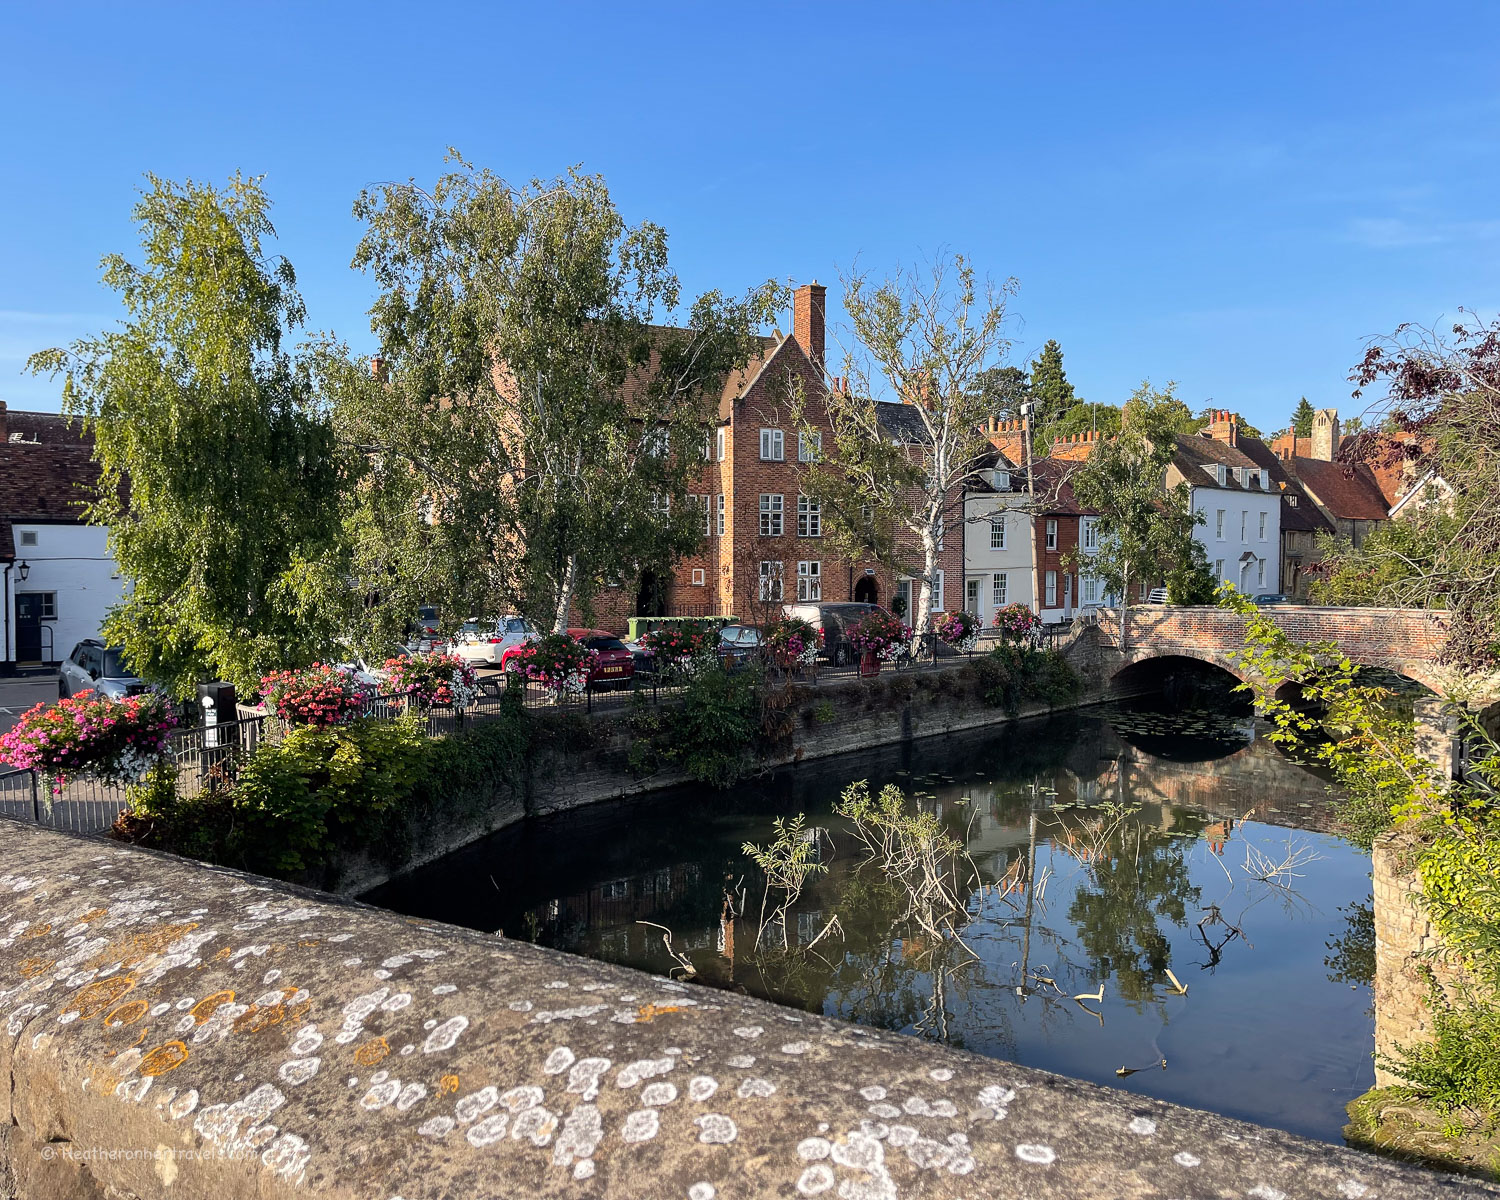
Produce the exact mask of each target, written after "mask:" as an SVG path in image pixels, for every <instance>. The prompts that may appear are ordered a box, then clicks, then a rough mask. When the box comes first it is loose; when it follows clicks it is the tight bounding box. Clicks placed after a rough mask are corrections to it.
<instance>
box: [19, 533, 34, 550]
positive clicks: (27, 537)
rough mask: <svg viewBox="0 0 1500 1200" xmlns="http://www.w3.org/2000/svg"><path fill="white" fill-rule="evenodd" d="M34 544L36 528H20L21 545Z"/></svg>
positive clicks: (32, 545)
mask: <svg viewBox="0 0 1500 1200" xmlns="http://www.w3.org/2000/svg"><path fill="white" fill-rule="evenodd" d="M36 544H37V539H36V530H35V529H23V530H21V545H23V546H31V547H33V548H35V546H36Z"/></svg>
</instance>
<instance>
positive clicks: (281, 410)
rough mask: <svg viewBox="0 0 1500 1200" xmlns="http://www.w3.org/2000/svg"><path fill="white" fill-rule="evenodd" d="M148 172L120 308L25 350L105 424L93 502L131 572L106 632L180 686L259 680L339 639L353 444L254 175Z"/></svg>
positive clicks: (72, 408)
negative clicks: (83, 334)
mask: <svg viewBox="0 0 1500 1200" xmlns="http://www.w3.org/2000/svg"><path fill="white" fill-rule="evenodd" d="M147 180H148V187H147V188H146V189H144V190H143V192H142V193H141V200H140V201H139V203H137V205H136V206H135V210H134V214H133V215H134V219H135V223H136V225H137V226H138V228H139V229H140V232H141V246H142V253H143V255H144V258H143V260H142V262H141V263H140V264H139V265H137V264H135V263H132V262H129V261H128V260H127V259H125V258H124V257H123V256H121V255H118V254H112V255H109V256H108V257H106V258H105V259H104V261H103V264H102V266H103V278H104V283H105V285H106V286H107V287H109V288H110V289H112V290H113V291H115V292H116V293H118V295H119V298H120V301H121V303H122V304H123V306H124V309H125V314H126V315H125V320H124V321H123V323H122V324H121V327H120V328H119V329H117V330H114V331H112V332H107V333H102V334H99V335H98V336H97V337H93V338H85V339H83V340H81V341H77V342H75V343H73V345H71V346H70V347H67V348H65V349H63V348H59V349H52V350H46V351H42V352H41V353H38V354H35V355H33V356H32V357H31V359H30V362H29V364H28V365H29V368H30V369H31V370H32V371H34V372H39V373H45V374H52V375H57V374H61V375H62V376H63V377H64V382H63V408H64V411H65V412H67V413H70V414H74V415H77V416H80V417H82V419H83V422H84V425H85V427H86V428H87V429H89V430H90V431H92V433H93V434H94V439H95V440H94V453H95V457H96V458H97V459H98V461H99V464H100V468H101V473H102V474H101V484H100V487H99V493H98V497H97V499H96V500H95V501H94V503H93V505H92V508H91V510H90V513H89V519H90V520H91V521H93V522H94V523H95V524H99V525H107V526H108V527H109V540H110V547H111V550H112V552H113V553H114V556H115V559H116V561H117V562H118V563H119V566H120V572H121V574H122V575H124V577H125V578H126V579H128V580H130V582H131V590H130V594H129V595H128V596H127V597H126V598H125V600H123V601H122V602H121V603H120V604H119V605H118V606H116V607H115V608H114V609H113V610H112V611H111V612H110V615H109V617H108V619H107V620H106V622H105V635H106V636H107V637H108V638H109V639H110V640H111V641H113V642H117V643H120V644H121V645H123V646H124V647H125V651H126V653H127V655H128V657H129V659H130V661H131V663H132V664H133V666H134V667H135V669H136V670H137V671H139V672H141V673H142V675H144V676H145V677H147V678H149V679H153V680H156V681H158V682H160V683H162V684H164V685H166V686H167V687H168V688H170V689H171V691H172V692H173V693H175V694H176V695H179V696H186V695H190V694H191V693H192V690H193V685H194V684H195V683H196V682H197V681H198V680H201V679H204V678H220V679H227V680H231V681H233V682H234V683H235V684H237V685H238V686H239V687H240V688H241V689H242V690H247V691H248V690H252V689H253V688H254V687H255V686H256V685H257V684H258V682H259V680H260V677H261V675H262V674H263V673H265V672H266V671H269V670H271V669H274V668H278V667H286V666H294V665H300V664H304V663H306V662H309V661H311V660H312V659H313V658H314V657H316V656H318V655H319V654H323V653H326V652H327V651H328V649H329V648H330V646H331V644H332V642H333V640H334V638H335V636H336V635H337V633H338V632H339V631H340V630H341V629H342V627H343V625H344V623H345V622H346V620H347V618H348V615H349V604H348V603H347V601H348V599H349V592H348V589H347V587H346V586H344V585H343V583H342V580H343V578H344V574H343V569H342V565H343V555H342V550H341V544H340V538H339V533H340V496H341V494H342V490H343V485H344V480H345V476H346V468H347V463H346V462H345V460H344V458H343V457H342V456H341V454H340V452H339V450H338V449H337V447H336V445H335V442H334V437H333V431H332V428H331V426H330V423H329V421H328V419H327V414H326V413H325V411H324V410H323V407H322V405H321V404H320V403H319V401H318V398H317V396H316V395H315V393H314V391H313V389H312V386H311V382H310V375H309V371H308V364H307V363H306V362H305V361H304V360H302V359H299V358H298V357H296V356H294V355H293V354H291V353H289V352H288V351H287V350H286V349H285V348H284V346H283V339H284V338H285V337H286V336H287V335H288V334H289V333H290V332H291V331H292V330H294V329H295V328H296V327H297V326H299V325H300V324H301V323H302V320H303V317H304V310H303V304H302V298H301V297H300V296H299V295H298V293H297V290H296V286H295V284H296V277H295V274H294V272H293V270H292V266H291V264H290V263H289V262H287V261H286V260H285V259H284V258H280V257H277V256H273V255H271V254H270V253H268V252H267V251H266V249H265V248H264V246H263V243H264V242H266V241H268V240H269V239H271V238H273V237H274V236H275V230H274V229H273V227H272V225H271V221H270V219H269V216H268V214H269V211H270V207H271V204H270V200H269V199H268V197H267V196H266V193H265V191H264V189H263V188H262V187H261V181H260V179H258V178H252V179H246V178H243V177H241V176H239V175H235V176H234V177H232V178H231V179H230V181H229V183H228V186H227V187H225V188H222V189H220V188H215V187H213V186H211V185H207V184H197V183H193V182H192V181H188V182H186V183H181V184H178V183H173V182H171V181H169V180H164V179H160V178H158V177H157V176H155V175H150V176H147ZM329 598H335V599H336V600H337V601H338V602H335V603H331V604H330V603H327V602H326V601H327V600H328V599H329ZM320 599H321V600H322V601H324V602H322V603H318V602H316V601H317V600H320Z"/></svg>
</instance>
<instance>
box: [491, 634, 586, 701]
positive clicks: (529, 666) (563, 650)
mask: <svg viewBox="0 0 1500 1200" xmlns="http://www.w3.org/2000/svg"><path fill="white" fill-rule="evenodd" d="M598 665H599V655H598V653H597V652H595V651H593V650H590V649H589V648H588V647H587V646H585V645H584V644H583V643H582V642H579V641H575V640H574V639H573V638H571V637H569V636H568V635H567V634H565V633H547V634H543V635H542V636H541V637H539V638H536V639H535V640H533V641H530V642H527V643H526V645H525V646H523V647H522V648H521V650H520V651H519V652H518V653H516V654H514V655H512V656H511V660H510V665H509V667H508V668H507V669H508V670H513V671H519V672H521V674H523V675H525V676H526V678H527V679H530V680H532V681H533V682H536V683H539V684H541V685H542V686H543V687H544V688H547V689H549V690H550V691H551V692H552V693H553V697H554V699H558V700H560V699H562V697H563V696H564V695H573V696H579V695H582V694H583V691H584V689H585V688H586V687H588V682H589V676H590V675H591V674H593V672H594V668H595V667H597V666H598Z"/></svg>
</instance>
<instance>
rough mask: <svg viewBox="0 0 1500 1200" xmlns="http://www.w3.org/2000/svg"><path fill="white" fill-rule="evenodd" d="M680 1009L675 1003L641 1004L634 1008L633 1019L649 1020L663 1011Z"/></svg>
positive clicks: (677, 1010)
mask: <svg viewBox="0 0 1500 1200" xmlns="http://www.w3.org/2000/svg"><path fill="white" fill-rule="evenodd" d="M681 1011H682V1009H681V1008H679V1007H678V1006H677V1005H675V1004H643V1005H642V1006H641V1007H640V1008H638V1009H636V1010H635V1019H636V1020H637V1021H639V1022H649V1021H654V1020H655V1019H656V1018H657V1017H659V1016H662V1015H663V1014H665V1013H674V1012H681Z"/></svg>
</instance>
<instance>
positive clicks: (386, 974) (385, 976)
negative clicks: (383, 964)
mask: <svg viewBox="0 0 1500 1200" xmlns="http://www.w3.org/2000/svg"><path fill="white" fill-rule="evenodd" d="M370 974H371V975H373V976H375V978H376V979H389V978H390V977H391V973H390V972H389V971H384V970H381V971H371V972H370Z"/></svg>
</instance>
